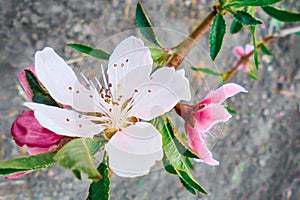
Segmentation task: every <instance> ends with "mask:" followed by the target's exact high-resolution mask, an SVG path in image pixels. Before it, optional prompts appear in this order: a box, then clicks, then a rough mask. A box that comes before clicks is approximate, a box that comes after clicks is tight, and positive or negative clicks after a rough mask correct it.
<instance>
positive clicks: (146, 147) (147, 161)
mask: <svg viewBox="0 0 300 200" xmlns="http://www.w3.org/2000/svg"><path fill="white" fill-rule="evenodd" d="M105 150H106V151H107V152H108V156H109V167H110V168H111V169H112V170H113V171H114V172H115V173H116V174H117V175H119V176H123V177H137V176H142V175H145V174H148V173H149V171H150V168H151V166H153V165H154V164H155V161H157V160H161V159H162V157H163V151H162V139H161V135H160V134H159V132H158V131H157V130H156V128H155V127H154V126H152V125H151V124H150V123H146V122H138V123H136V124H135V125H132V126H129V127H127V128H124V129H123V130H122V131H118V132H117V133H116V134H115V135H114V136H113V137H112V138H111V140H110V141H109V142H108V143H107V144H106V146H105Z"/></svg>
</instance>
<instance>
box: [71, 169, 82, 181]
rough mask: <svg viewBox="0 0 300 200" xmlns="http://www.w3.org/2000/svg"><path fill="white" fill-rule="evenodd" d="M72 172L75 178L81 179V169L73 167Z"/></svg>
mask: <svg viewBox="0 0 300 200" xmlns="http://www.w3.org/2000/svg"><path fill="white" fill-rule="evenodd" d="M72 173H73V175H74V176H75V178H77V179H78V180H81V171H80V170H77V169H73V170H72Z"/></svg>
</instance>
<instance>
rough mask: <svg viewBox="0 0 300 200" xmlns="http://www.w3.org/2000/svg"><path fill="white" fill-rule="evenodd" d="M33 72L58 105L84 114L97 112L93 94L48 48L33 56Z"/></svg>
mask: <svg viewBox="0 0 300 200" xmlns="http://www.w3.org/2000/svg"><path fill="white" fill-rule="evenodd" d="M35 70H36V74H37V77H38V79H39V80H40V82H41V83H42V84H43V85H44V86H45V87H46V89H47V90H48V92H49V93H50V95H51V96H52V97H53V98H54V99H55V100H56V101H58V102H59V103H61V104H65V105H70V106H72V107H73V108H74V109H76V110H79V111H85V112H93V111H99V109H98V106H97V104H96V103H97V101H95V99H94V98H91V97H92V96H94V94H93V93H94V92H93V91H92V90H88V89H86V88H84V87H83V86H82V85H81V84H80V83H79V81H78V79H77V77H76V75H75V73H74V71H73V70H72V68H71V67H70V66H68V65H67V64H66V63H65V61H64V60H63V59H62V58H61V57H60V56H59V55H57V54H56V53H55V52H54V50H53V49H52V48H50V47H46V48H45V49H44V50H42V51H38V52H37V53H36V54H35Z"/></svg>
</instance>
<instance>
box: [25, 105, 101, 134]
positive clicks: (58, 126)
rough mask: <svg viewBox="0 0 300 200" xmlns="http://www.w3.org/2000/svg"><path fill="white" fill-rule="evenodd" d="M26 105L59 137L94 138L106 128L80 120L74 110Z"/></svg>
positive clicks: (43, 124) (40, 121) (42, 123)
mask: <svg viewBox="0 0 300 200" xmlns="http://www.w3.org/2000/svg"><path fill="white" fill-rule="evenodd" d="M24 105H25V106H27V107H28V108H30V109H32V110H34V116H35V117H36V119H37V120H38V121H39V123H40V124H41V125H42V126H43V127H45V128H47V129H49V130H51V131H53V132H54V133H56V134H58V135H64V136H71V137H92V136H94V135H96V134H98V133H101V132H102V131H103V130H104V128H105V127H104V126H103V125H99V124H95V123H93V122H91V121H90V120H87V119H84V118H80V117H79V115H80V114H79V113H77V112H75V111H72V110H67V109H62V108H58V107H53V106H46V105H44V104H38V103H31V102H26V103H24Z"/></svg>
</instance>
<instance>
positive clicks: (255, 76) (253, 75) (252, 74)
mask: <svg viewBox="0 0 300 200" xmlns="http://www.w3.org/2000/svg"><path fill="white" fill-rule="evenodd" d="M248 77H249V78H252V79H254V80H258V74H257V72H256V71H255V70H253V69H252V67H250V70H249V72H248Z"/></svg>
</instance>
